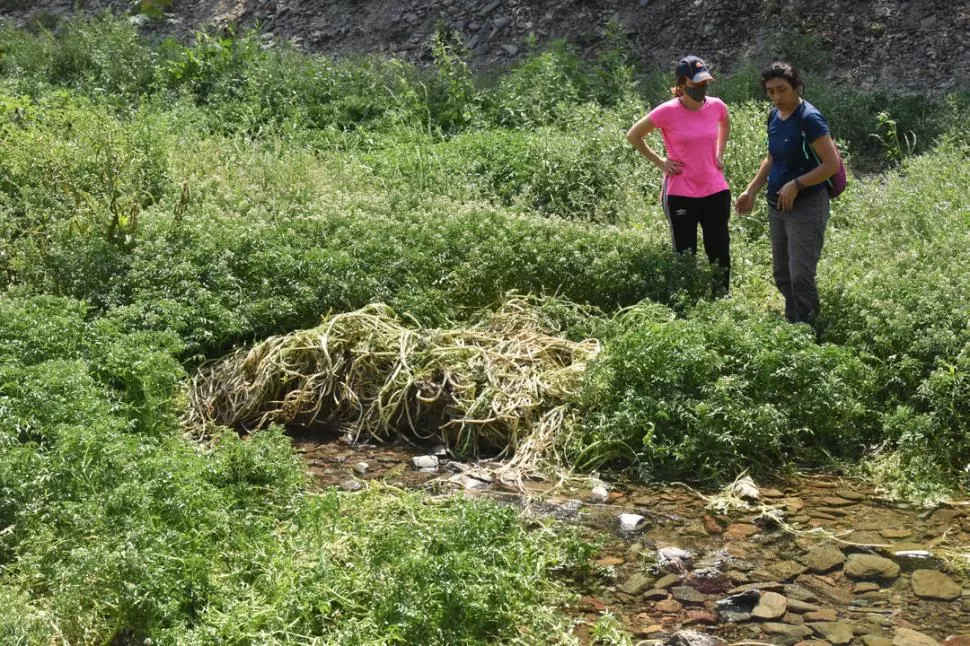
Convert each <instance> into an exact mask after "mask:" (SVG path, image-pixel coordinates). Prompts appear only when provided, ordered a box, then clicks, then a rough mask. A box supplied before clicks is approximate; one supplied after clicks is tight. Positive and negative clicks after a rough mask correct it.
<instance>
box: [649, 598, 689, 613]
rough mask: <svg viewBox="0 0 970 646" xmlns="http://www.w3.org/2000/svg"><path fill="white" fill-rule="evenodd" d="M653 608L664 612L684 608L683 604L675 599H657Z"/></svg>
mask: <svg viewBox="0 0 970 646" xmlns="http://www.w3.org/2000/svg"><path fill="white" fill-rule="evenodd" d="M654 608H656V609H657V611H658V612H666V613H670V614H673V613H675V612H680V611H681V610H683V608H684V604H682V603H681V602H679V601H677V600H676V599H664V600H663V601H658V602H657V603H656V605H655V606H654Z"/></svg>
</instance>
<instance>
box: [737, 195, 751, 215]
mask: <svg viewBox="0 0 970 646" xmlns="http://www.w3.org/2000/svg"><path fill="white" fill-rule="evenodd" d="M734 208H735V209H736V210H737V212H738V213H750V212H751V209H752V208H754V196H752V195H751V193H749V192H748V191H743V192H742V193H741V195H738V199H736V200H735V201H734Z"/></svg>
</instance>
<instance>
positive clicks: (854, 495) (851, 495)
mask: <svg viewBox="0 0 970 646" xmlns="http://www.w3.org/2000/svg"><path fill="white" fill-rule="evenodd" d="M835 495H836V496H838V497H839V498H845V499H846V500H852V501H855V502H858V501H860V500H865V499H866V495H865V494H864V493H861V492H859V491H855V490H853V489H845V488H842V489H836V490H835Z"/></svg>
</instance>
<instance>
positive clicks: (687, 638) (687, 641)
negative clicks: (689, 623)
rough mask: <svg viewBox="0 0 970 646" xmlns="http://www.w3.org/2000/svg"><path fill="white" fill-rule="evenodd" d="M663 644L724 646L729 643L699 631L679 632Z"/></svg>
mask: <svg viewBox="0 0 970 646" xmlns="http://www.w3.org/2000/svg"><path fill="white" fill-rule="evenodd" d="M663 643H664V646H722V644H726V643H727V642H726V641H724V640H723V639H720V638H718V637H715V636H713V635H708V634H707V633H702V632H700V631H697V630H678V631H677V632H675V633H674V634H673V635H671V636H670V637H668V638H667V641H665V642H663Z"/></svg>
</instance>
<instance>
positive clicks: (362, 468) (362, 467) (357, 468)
mask: <svg viewBox="0 0 970 646" xmlns="http://www.w3.org/2000/svg"><path fill="white" fill-rule="evenodd" d="M369 468H370V465H369V464H367V463H366V462H358V463H357V464H355V465H354V472H355V473H357V474H358V475H364V474H365V473H367V469H369Z"/></svg>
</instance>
